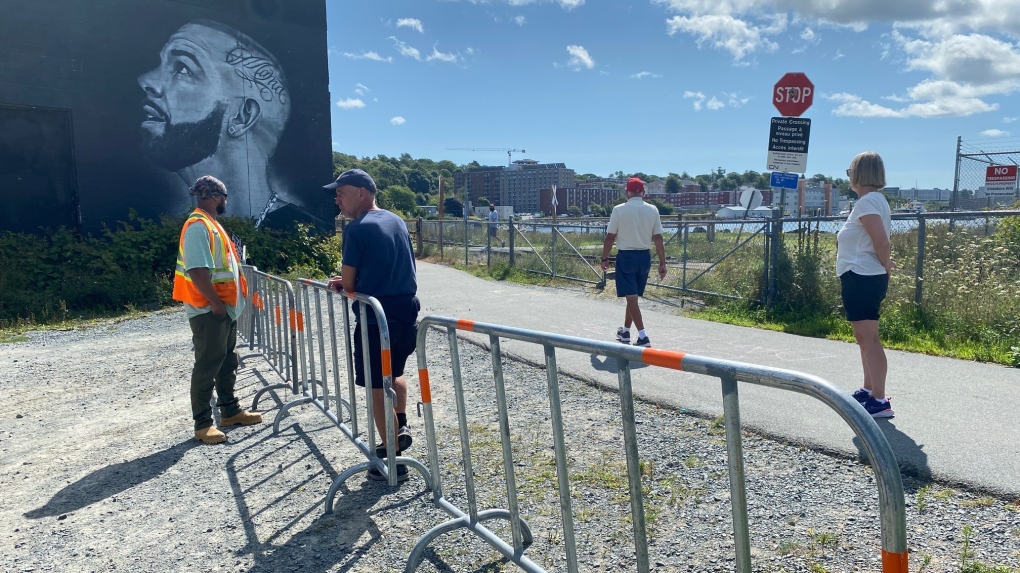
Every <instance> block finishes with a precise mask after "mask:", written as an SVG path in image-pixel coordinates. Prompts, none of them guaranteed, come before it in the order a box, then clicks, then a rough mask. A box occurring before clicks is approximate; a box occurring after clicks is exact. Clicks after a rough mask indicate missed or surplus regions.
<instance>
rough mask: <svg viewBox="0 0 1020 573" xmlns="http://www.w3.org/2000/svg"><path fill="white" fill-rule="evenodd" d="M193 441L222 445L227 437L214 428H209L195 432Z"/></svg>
mask: <svg viewBox="0 0 1020 573" xmlns="http://www.w3.org/2000/svg"><path fill="white" fill-rule="evenodd" d="M195 439H196V440H198V441H200V442H202V443H203V444H222V443H223V442H225V441H227V435H226V434H224V433H223V432H221V431H219V430H218V429H216V426H209V427H208V428H202V429H201V430H195Z"/></svg>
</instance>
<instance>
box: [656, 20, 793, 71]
mask: <svg viewBox="0 0 1020 573" xmlns="http://www.w3.org/2000/svg"><path fill="white" fill-rule="evenodd" d="M666 31H667V32H668V33H669V35H670V36H673V35H675V34H676V33H677V32H684V33H686V34H690V35H692V36H695V37H696V41H697V43H698V47H699V48H700V47H703V46H704V44H706V43H707V44H709V45H711V46H712V47H713V48H716V49H721V50H726V51H728V52H729V53H731V54H733V59H734V60H736V61H738V62H739V61H740V60H742V59H744V57H745V56H747V55H749V54H751V53H753V52H756V51H758V50H765V51H768V52H772V51H775V50H776V49H777V48H779V45H778V44H776V43H775V42H773V41H771V40H769V39H768V38H767V37H766V35H765V34H766V33H767V32H766V31H765V30H764V29H762V28H760V27H757V26H753V25H750V24H748V23H747V22H745V21H743V20H739V19H737V18H734V17H732V16H729V15H723V14H712V15H703V16H674V17H672V18H670V19H669V20H666Z"/></svg>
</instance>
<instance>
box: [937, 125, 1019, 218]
mask: <svg viewBox="0 0 1020 573" xmlns="http://www.w3.org/2000/svg"><path fill="white" fill-rule="evenodd" d="M956 143H957V145H956V180H955V183H954V185H953V195H952V198H951V199H950V211H974V210H979V209H985V208H995V207H1001V206H1008V205H1011V204H1013V203H1014V202H1015V201H1017V199H1018V196H1017V186H1016V171H1015V168H1016V166H1017V165H1018V164H1020V139H1015V138H1012V139H1010V138H992V139H978V140H972V141H963V139H962V138H957V142H956ZM1006 166H1012V168H1013V169H1014V170H1013V171H1012V181H1011V182H1010V181H1009V180H1008V177H1007V178H1006V181H995V180H994V179H995V178H996V175H995V174H994V171H993V172H992V173H990V172H989V171H990V168H991V169H992V170H994V168H995V167H1006ZM990 177H991V179H990Z"/></svg>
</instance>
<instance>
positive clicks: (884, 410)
mask: <svg viewBox="0 0 1020 573" xmlns="http://www.w3.org/2000/svg"><path fill="white" fill-rule="evenodd" d="M861 406H864V409H865V410H867V411H868V413H869V414H871V417H872V418H892V417H893V416H895V415H896V414H895V413H894V412H893V409H892V402H890V401H889V399H888V398H886V399H885V400H883V401H881V402H880V401H878V400H876V399H875V398H874V397H869V398H868V399H867V400H865V401H864V403H862V404H861Z"/></svg>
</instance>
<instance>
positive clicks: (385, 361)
mask: <svg viewBox="0 0 1020 573" xmlns="http://www.w3.org/2000/svg"><path fill="white" fill-rule="evenodd" d="M379 361H380V362H382V375H383V376H389V375H390V374H393V363H392V362H390V349H389V348H383V349H382V350H380V351H379Z"/></svg>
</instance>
